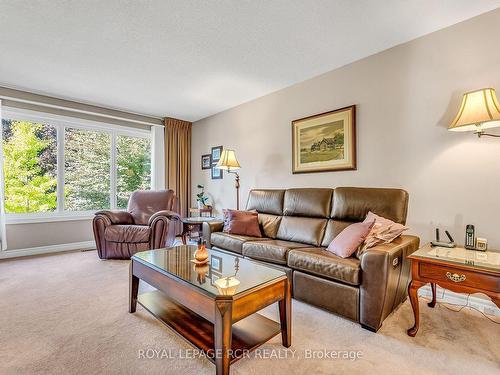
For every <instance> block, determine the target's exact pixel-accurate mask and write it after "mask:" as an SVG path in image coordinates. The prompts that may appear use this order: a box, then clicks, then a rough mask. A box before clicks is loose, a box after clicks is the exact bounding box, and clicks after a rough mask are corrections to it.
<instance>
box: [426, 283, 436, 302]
mask: <svg viewBox="0 0 500 375" xmlns="http://www.w3.org/2000/svg"><path fill="white" fill-rule="evenodd" d="M431 290H432V301H431V302H429V303H428V304H427V306H429V307H434V306H436V283H431Z"/></svg>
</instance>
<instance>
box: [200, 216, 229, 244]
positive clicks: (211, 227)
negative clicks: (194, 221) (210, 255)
mask: <svg viewBox="0 0 500 375" xmlns="http://www.w3.org/2000/svg"><path fill="white" fill-rule="evenodd" d="M222 228H224V222H223V221H210V222H204V223H203V226H202V232H203V239H204V240H205V242H206V243H207V247H208V248H211V247H212V243H211V241H210V239H211V237H212V233H215V232H222Z"/></svg>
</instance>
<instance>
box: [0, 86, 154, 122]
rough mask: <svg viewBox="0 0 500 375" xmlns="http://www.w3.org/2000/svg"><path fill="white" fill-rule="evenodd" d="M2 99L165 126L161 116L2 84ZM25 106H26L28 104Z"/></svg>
mask: <svg viewBox="0 0 500 375" xmlns="http://www.w3.org/2000/svg"><path fill="white" fill-rule="evenodd" d="M0 99H4V100H8V101H10V102H18V103H24V104H26V105H29V106H33V110H38V111H40V108H35V107H48V108H54V109H60V110H63V111H70V112H75V113H82V114H87V115H93V116H99V117H104V118H109V119H114V120H122V121H126V122H129V123H136V124H141V125H149V126H163V119H162V118H159V117H153V116H147V115H140V114H136V113H130V112H126V111H121V110H117V109H110V108H105V107H99V106H96V105H91V104H84V103H79V102H75V101H72V100H65V99H59V98H55V97H52V96H46V95H40V94H35V93H31V92H28V91H21V90H17V89H11V88H8V87H4V86H0ZM23 107H24V108H26V106H23Z"/></svg>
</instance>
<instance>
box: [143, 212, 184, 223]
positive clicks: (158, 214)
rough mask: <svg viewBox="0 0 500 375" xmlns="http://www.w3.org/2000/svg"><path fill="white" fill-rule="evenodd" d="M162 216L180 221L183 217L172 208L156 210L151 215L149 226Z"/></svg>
mask: <svg viewBox="0 0 500 375" xmlns="http://www.w3.org/2000/svg"><path fill="white" fill-rule="evenodd" d="M160 217H164V218H166V219H168V220H176V221H179V220H180V219H181V217H180V215H179V214H178V213H177V212H174V211H170V210H162V211H158V212H155V213H154V214H153V215H151V217H150V218H149V226H151V225H152V224H153V223H154V222H155V221H156V220H157V219H158V218H160Z"/></svg>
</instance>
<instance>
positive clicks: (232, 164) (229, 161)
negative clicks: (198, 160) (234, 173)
mask: <svg viewBox="0 0 500 375" xmlns="http://www.w3.org/2000/svg"><path fill="white" fill-rule="evenodd" d="M215 168H219V169H223V170H226V171H228V170H234V169H240V168H241V166H240V163H238V160H237V159H236V155H235V153H234V150H223V151H222V155H221V156H220V159H219V162H218V163H217V165H216V166H215Z"/></svg>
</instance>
